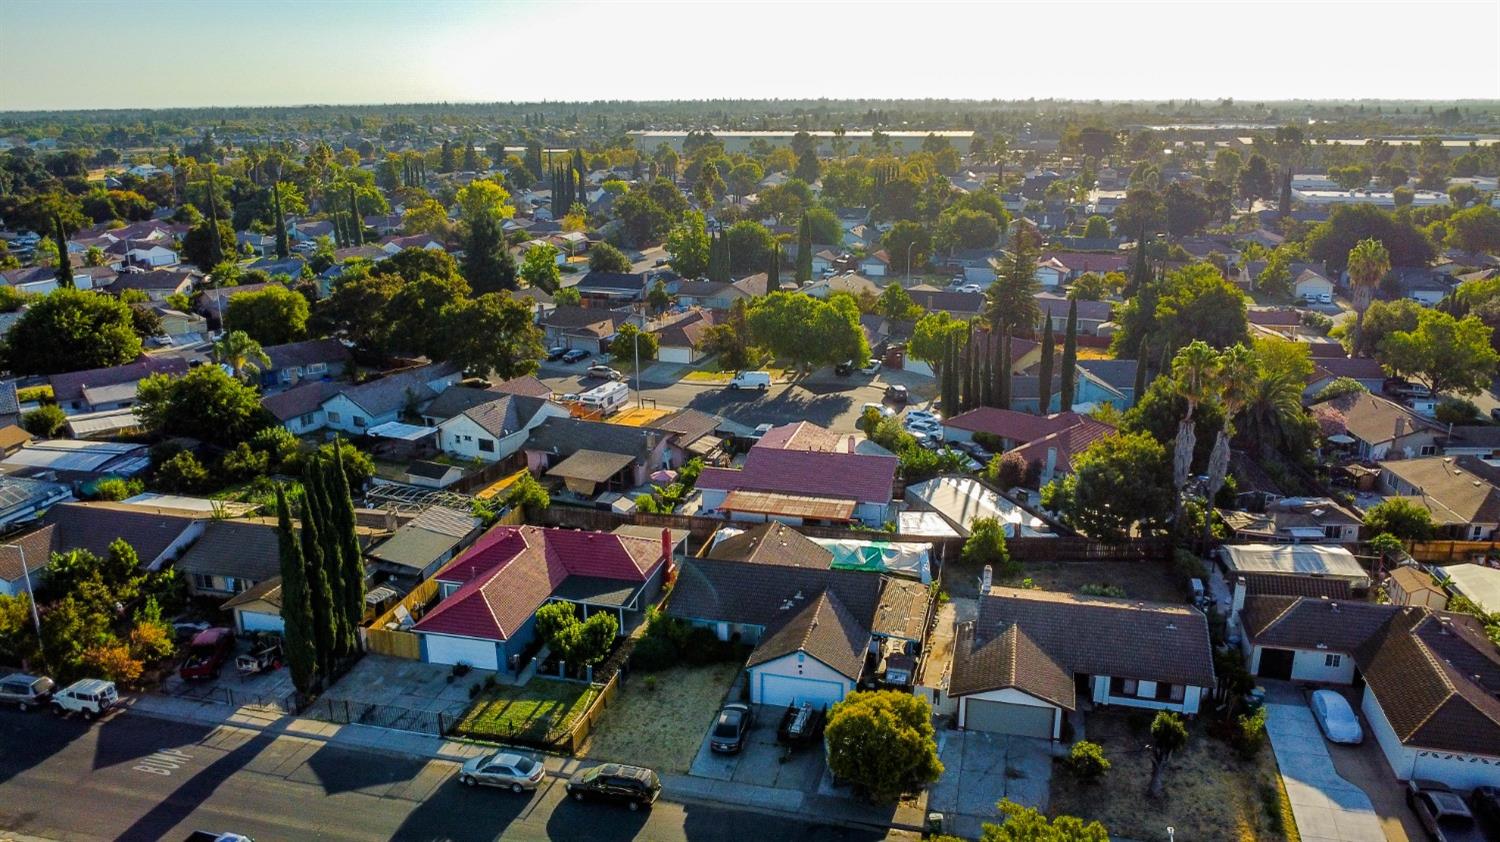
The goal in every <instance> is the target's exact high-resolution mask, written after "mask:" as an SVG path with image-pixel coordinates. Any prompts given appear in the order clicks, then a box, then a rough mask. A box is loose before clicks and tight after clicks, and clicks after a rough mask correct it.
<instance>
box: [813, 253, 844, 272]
mask: <svg viewBox="0 0 1500 842" xmlns="http://www.w3.org/2000/svg"><path fill="white" fill-rule="evenodd" d="M840 262H842V261H841V258H840V257H839V253H838V252H837V251H834V249H833V247H832V246H818V245H814V246H813V258H812V273H813V275H815V276H822V275H825V274H827V273H829V272H831V271H833V270H834V269H836V268H838V265H839V263H840Z"/></svg>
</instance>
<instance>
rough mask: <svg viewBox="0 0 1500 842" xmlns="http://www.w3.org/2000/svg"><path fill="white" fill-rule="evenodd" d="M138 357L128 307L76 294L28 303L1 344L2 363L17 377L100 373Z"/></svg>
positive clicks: (49, 296) (64, 291)
mask: <svg viewBox="0 0 1500 842" xmlns="http://www.w3.org/2000/svg"><path fill="white" fill-rule="evenodd" d="M59 349H66V350H67V353H59ZM140 354H141V339H140V337H139V336H137V335H136V332H135V327H134V321H133V320H132V318H131V313H130V306H129V305H128V304H125V303H124V302H122V301H120V300H119V299H117V298H114V297H113V296H109V295H100V294H98V293H96V292H84V291H81V290H76V289H57V290H53V291H52V292H50V293H48V294H47V295H45V296H42V297H40V298H35V299H32V302H31V306H30V307H29V308H28V309H27V310H26V312H25V313H24V314H22V316H21V318H20V319H18V320H17V321H16V323H15V324H14V325H13V326H12V327H11V329H10V332H9V334H7V335H6V341H5V361H6V363H7V364H8V366H9V367H10V369H11V370H12V371H14V372H15V373H17V374H57V373H59V372H64V371H79V370H83V369H92V368H106V367H108V366H115V365H123V364H125V363H128V362H130V361H131V360H134V359H136V358H137V357H139V356H140Z"/></svg>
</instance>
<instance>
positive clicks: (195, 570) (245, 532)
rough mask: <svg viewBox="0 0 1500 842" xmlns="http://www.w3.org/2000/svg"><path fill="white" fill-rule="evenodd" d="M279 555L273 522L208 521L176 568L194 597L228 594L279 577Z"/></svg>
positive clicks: (231, 594) (230, 594) (278, 544)
mask: <svg viewBox="0 0 1500 842" xmlns="http://www.w3.org/2000/svg"><path fill="white" fill-rule="evenodd" d="M280 558H281V556H280V541H279V540H278V538H277V534H276V524H275V523H274V522H263V521H261V520H209V521H208V522H207V523H205V524H204V526H203V534H202V535H201V536H200V537H199V538H198V540H197V541H196V542H195V543H194V544H193V545H192V546H191V547H190V548H189V549H188V550H187V551H186V552H185V553H183V554H182V557H181V558H179V559H178V560H177V565H176V567H177V570H178V571H179V572H180V573H181V574H182V576H183V578H184V579H186V580H187V584H188V591H189V592H190V593H192V594H193V595H194V596H214V597H226V596H233V595H235V594H238V593H241V592H243V591H247V590H249V589H251V588H253V587H255V586H256V585H258V584H260V583H262V582H265V581H267V580H269V579H273V578H276V577H277V576H279V575H280V574H281V561H280Z"/></svg>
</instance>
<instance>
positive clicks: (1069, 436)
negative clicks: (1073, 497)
mask: <svg viewBox="0 0 1500 842" xmlns="http://www.w3.org/2000/svg"><path fill="white" fill-rule="evenodd" d="M1067 415H1073V417H1074V419H1075V420H1076V421H1077V423H1074V424H1068V425H1067V426H1061V424H1060V425H1059V428H1058V429H1056V430H1054V431H1053V432H1050V433H1047V434H1046V435H1044V436H1042V437H1041V438H1037V439H1032V440H1031V441H1029V442H1027V443H1025V444H1023V445H1021V446H1019V447H1016V448H1014V449H1012V450H1009V451H1007V453H1014V454H1015V455H1017V456H1019V457H1021V458H1022V459H1023V460H1025V462H1026V464H1027V465H1028V466H1035V469H1036V470H1037V471H1038V473H1037V476H1038V480H1037V482H1038V483H1039V484H1040V485H1046V484H1047V483H1049V482H1051V481H1052V480H1054V479H1056V478H1057V477H1061V476H1067V475H1069V474H1071V473H1073V460H1074V459H1075V458H1077V457H1078V455H1079V454H1081V453H1083V451H1085V450H1087V449H1088V447H1089V445H1091V444H1093V443H1094V442H1096V441H1098V440H1099V439H1102V438H1105V437H1106V436H1112V435H1114V434H1115V428H1114V426H1113V425H1110V424H1106V423H1104V422H1103V421H1097V420H1095V419H1093V418H1091V417H1089V416H1087V415H1074V414H1073V413H1067Z"/></svg>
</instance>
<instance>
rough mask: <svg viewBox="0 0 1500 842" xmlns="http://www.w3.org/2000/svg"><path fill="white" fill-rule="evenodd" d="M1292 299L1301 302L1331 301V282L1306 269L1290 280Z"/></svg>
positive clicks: (1319, 274) (1320, 273)
mask: <svg viewBox="0 0 1500 842" xmlns="http://www.w3.org/2000/svg"><path fill="white" fill-rule="evenodd" d="M1292 297H1293V298H1296V299H1299V300H1301V301H1322V300H1324V299H1325V298H1326V299H1327V300H1329V301H1331V300H1333V281H1330V280H1328V278H1327V277H1325V276H1324V275H1323V273H1322V272H1319V271H1317V270H1316V269H1312V268H1307V269H1303V270H1302V271H1301V272H1298V273H1297V274H1296V275H1295V276H1294V277H1293V278H1292Z"/></svg>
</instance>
